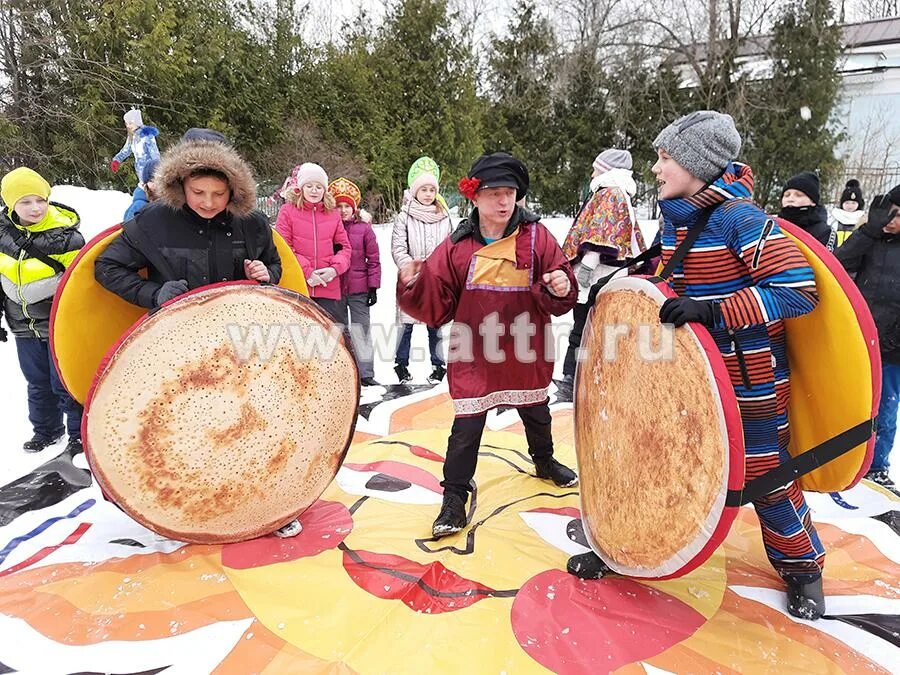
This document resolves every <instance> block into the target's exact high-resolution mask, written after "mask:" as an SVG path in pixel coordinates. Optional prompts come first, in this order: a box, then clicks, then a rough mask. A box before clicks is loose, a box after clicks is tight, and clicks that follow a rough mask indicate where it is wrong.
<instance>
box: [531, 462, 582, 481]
mask: <svg viewBox="0 0 900 675" xmlns="http://www.w3.org/2000/svg"><path fill="white" fill-rule="evenodd" d="M534 473H535V475H536V476H537V477H538V478H543V479H544V480H549V481H552V482H553V484H554V485H555V486H556V487H572V486H573V485H578V475H577V474H576V473H575V472H574V471H572V469H570V468H569V467H567V466H566V465H565V464H560V463H559V462H557V461H556V460H555V459H554V458H553V457H552V456H551V457H545V458H541V459H535V460H534Z"/></svg>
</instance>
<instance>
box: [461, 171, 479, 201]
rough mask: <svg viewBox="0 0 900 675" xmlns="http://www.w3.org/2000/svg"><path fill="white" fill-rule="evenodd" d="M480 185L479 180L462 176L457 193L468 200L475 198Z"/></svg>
mask: <svg viewBox="0 0 900 675" xmlns="http://www.w3.org/2000/svg"><path fill="white" fill-rule="evenodd" d="M479 185H481V180H479V179H478V178H469V177H468V176H463V177H462V178H460V179H459V193H460V194H461V195H462V196H463V197H465V198H466V199H468V200H470V201H471V199H472V198H473V197H474V196H475V193H476V192H478V186H479Z"/></svg>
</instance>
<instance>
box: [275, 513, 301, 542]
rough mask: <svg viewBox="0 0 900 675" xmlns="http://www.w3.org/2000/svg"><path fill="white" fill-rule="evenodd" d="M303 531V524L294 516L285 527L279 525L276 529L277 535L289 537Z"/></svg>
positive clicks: (283, 537)
mask: <svg viewBox="0 0 900 675" xmlns="http://www.w3.org/2000/svg"><path fill="white" fill-rule="evenodd" d="M301 532H303V526H302V525H301V524H300V521H299V520H297V519H296V518H294V519H293V520H292V521H291V522H289V523H288V524H287V525H285V526H284V527H279V528H278V529H277V530H275V536H276V537H281V538H282V539H287V538H288V537H296V536H297V535H298V534H300V533H301Z"/></svg>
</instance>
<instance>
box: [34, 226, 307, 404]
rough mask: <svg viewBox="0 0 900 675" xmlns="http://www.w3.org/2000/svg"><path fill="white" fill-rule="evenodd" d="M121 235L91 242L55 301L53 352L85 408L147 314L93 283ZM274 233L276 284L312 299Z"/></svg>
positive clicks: (112, 232) (115, 231)
mask: <svg viewBox="0 0 900 675" xmlns="http://www.w3.org/2000/svg"><path fill="white" fill-rule="evenodd" d="M121 232H122V227H121V226H120V225H116V226H115V227H112V228H110V229H108V230H105V231H104V232H101V233H100V234H98V235H97V236H96V237H94V238H93V239H92V240H91V241H89V242H88V243H87V244H86V245H85V247H84V248H83V249H81V252H80V253H79V254H78V257H77V258H75V260H74V261H73V262H72V264H71V265H70V266H69V268H68V269H67V270H66V272H65V274H64V275H63V278H62V280H61V281H60V284H59V288H58V290H57V292H56V297H55V298H54V300H53V309H52V311H51V314H50V349H51V351H52V353H53V358H54V360H55V362H56V367H57V370H58V371H59V377H60V379H61V380H62V383H63V385H64V386H65V387H66V389H67V390H68V391H69V393H70V394H71V395H72V397H73V398H74V399H75V400H76V401H78V402H79V403H81V404H84V401H85V399H86V398H87V394H88V390H89V389H90V386H91V383H92V382H93V381H94V376H95V375H96V373H97V367H98V366H99V365H100V362H101V361H102V360H103V357H104V356H105V355H106V352H107V351H108V350H109V348H110V347H111V346H112V345H114V344H115V343H116V342H117V341H118V340H119V338H120V337H122V335H123V334H124V333H125V331H126V330H128V329H129V328H130V327H131V325H132V324H133V323H134V322H135V321H137V320H138V319H140V318H141V317H142V316H144V315H145V314H146V313H147V310H146V309H144V308H143V307H138V306H137V305H132V304H131V303H130V302H126V301H125V300H123V299H122V298H120V297H119V296H118V295H116V294H115V293H111V292H110V291H108V290H106V289H105V288H103V286H101V285H100V284H98V283H97V281H96V280H95V279H94V261H96V260H97V258H98V257H99V256H100V254H101V253H103V251H105V250H106V248H107V246H109V245H110V243H111V242H112V241H113V240H114V239H115V238H116V237H118V236H119V234H120V233H121ZM272 235H273V236H274V238H275V246H276V248H277V249H278V254H279V255H280V256H281V267H282V274H281V281H279V282H278V285H279V286H281V287H282V288H287V289H289V290H292V291H295V292H297V293H300V294H301V295H305V296H309V292H308V290H307V288H306V279H305V277H304V276H303V270H302V269H301V268H300V263H298V262H297V257H296V256H295V255H294V252H293V251H292V250H291V248H290V247H289V246H288V244H287V242H286V241H285V240H284V239H283V238H282V236H281V235H280V234H278V232H275V231H273V232H272Z"/></svg>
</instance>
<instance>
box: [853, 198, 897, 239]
mask: <svg viewBox="0 0 900 675" xmlns="http://www.w3.org/2000/svg"><path fill="white" fill-rule="evenodd" d="M896 208H897V207H896V206H894V204H893V203H892V202H891V200H890V198H889V197H888V196H887V195H878V196H877V197H875V199H873V200H872V204H871V205H870V206H869V215H868V217H867V218H866V222H864V223H863V224H862V225H861V226H860V228H859V229H861V230H862V231H863V234H867V235H869V236H870V237H872V239H881V238H882V237H883V236H885V234H887V233H886V232H885V231H884V226H885V225H887V224H888V223H889V222H891V219H892V218H893V215H892V212H893V211H894V210H895V209H896Z"/></svg>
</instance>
